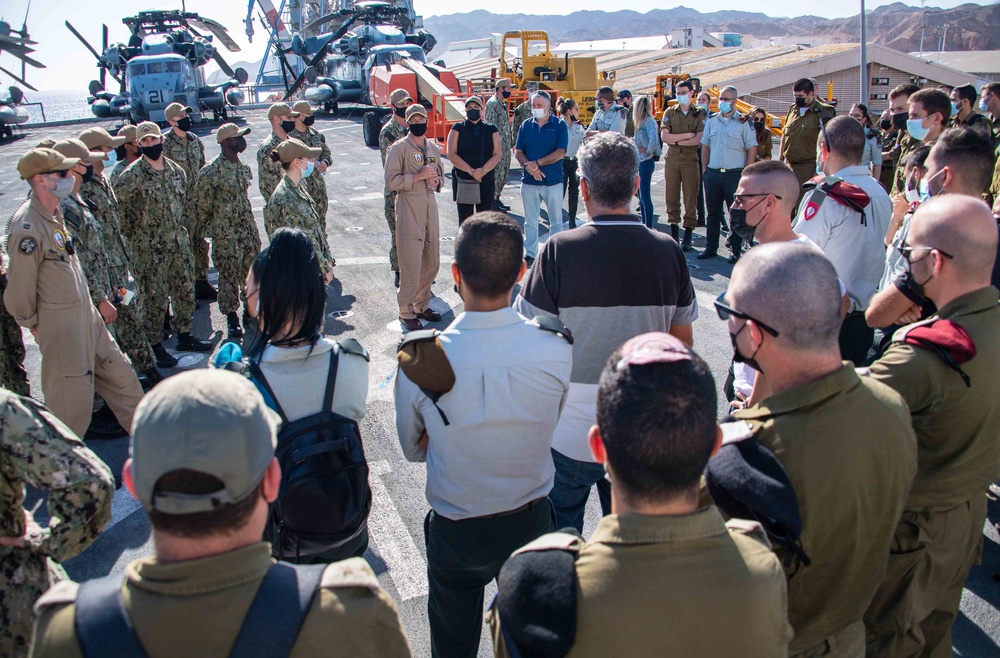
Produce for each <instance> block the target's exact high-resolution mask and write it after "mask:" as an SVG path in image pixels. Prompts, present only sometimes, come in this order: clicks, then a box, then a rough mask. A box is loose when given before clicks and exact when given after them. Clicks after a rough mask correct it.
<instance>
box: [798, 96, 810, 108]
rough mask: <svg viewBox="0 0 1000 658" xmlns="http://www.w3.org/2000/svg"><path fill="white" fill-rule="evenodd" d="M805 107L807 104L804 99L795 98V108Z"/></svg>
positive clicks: (800, 97)
mask: <svg viewBox="0 0 1000 658" xmlns="http://www.w3.org/2000/svg"><path fill="white" fill-rule="evenodd" d="M807 105H809V103H808V102H807V101H806V99H805V98H803V97H802V96H796V97H795V107H805V106H807Z"/></svg>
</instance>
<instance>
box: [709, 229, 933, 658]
mask: <svg viewBox="0 0 1000 658" xmlns="http://www.w3.org/2000/svg"><path fill="white" fill-rule="evenodd" d="M788 281H795V282H796V285H795V286H793V287H789V286H788V285H787V282H788ZM840 308H841V293H840V284H839V283H838V281H837V273H836V271H835V270H834V268H833V265H831V264H830V261H829V260H827V258H826V257H825V256H824V255H823V253H822V252H820V251H819V250H818V249H816V248H815V247H811V246H807V245H804V244H796V243H791V242H780V243H772V244H764V245H760V246H757V247H754V248H753V249H751V250H750V251H748V252H747V253H746V255H744V256H743V257H742V258H741V259H740V260H739V262H738V263H737V264H736V266H735V267H734V268H733V276H732V283H731V284H730V286H729V290H728V291H727V292H726V294H725V298H724V300H719V301H717V302H716V309H717V310H718V312H719V315H720V317H722V318H723V319H726V320H728V329H729V334H730V336H731V337H732V341H733V344H734V346H735V347H734V349H735V351H736V359H737V360H743V361H746V362H747V363H748V364H750V365H751V366H752V367H753V368H754V369H755V370H757V371H758V373H760V374H758V375H757V380H756V382H755V390H754V395H755V396H756V395H759V396H761V398H762V399H761V401H760V402H758V403H756V404H754V405H753V406H751V407H750V408H748V409H741V410H738V411H736V412H735V413H734V415H735V416H736V418H737V419H739V420H741V421H744V422H745V423H746V424H747V425H748V429H749V430H750V432H752V433H753V435H754V438H756V439H757V441H759V442H760V443H761V445H763V446H764V447H766V448H767V449H768V450H770V451H771V452H773V453H774V456H775V457H777V459H778V461H779V462H781V464H782V466H783V467H784V468H785V470H786V471H787V473H788V477H789V479H790V480H791V482H792V487H793V489H794V491H795V493H796V495H797V497H798V502H799V508H800V513H801V517H802V535H801V548H802V550H803V551H804V552H805V554H806V556H807V557H808V558H809V560H810V561H811V564H809V565H808V566H807V565H806V564H805V562H804V561H803V560H802V558H801V557H800V556H798V555H796V553H795V552H793V551H792V550H791V548H789V547H784V546H778V547H777V548H776V553H777V554H778V557H779V558H780V559H781V561H782V566H783V567H784V570H785V574H786V575H787V577H788V617H789V621H790V622H791V624H792V627H793V628H794V629H795V637H794V639H793V640H792V643H791V645H790V646H789V655H790V656H799V657H805V656H808V657H810V658H813V657H818V656H845V657H846V656H850V657H856V658H862V657H863V656H864V654H865V629H864V624H863V623H862V617H863V615H864V614H865V610H866V609H867V608H868V604H869V603H870V602H871V600H872V597H873V596H874V594H875V591H876V589H877V588H878V584H879V582H881V580H882V577H883V576H884V574H885V571H886V566H887V563H888V561H889V549H890V546H891V544H892V541H893V533H894V531H895V529H896V524H897V523H898V522H899V518H900V516H901V514H902V512H903V504H904V502H905V501H906V496H907V494H908V493H909V491H910V487H911V486H912V484H913V478H914V476H915V475H916V472H917V442H916V438H915V436H914V434H913V427H912V425H911V423H910V414H909V410H908V409H907V407H906V404H905V403H904V401H903V400H902V398H900V397H899V394H897V393H896V392H895V391H893V390H892V389H891V388H889V387H888V386H886V385H885V384H881V383H879V382H876V381H873V380H872V379H871V378H868V377H865V378H862V377H859V376H858V374H857V373H856V372H855V370H854V366H853V365H852V364H850V363H847V362H844V361H842V360H841V357H840V347H839V344H838V340H837V337H838V334H839V333H840V325H841V317H840ZM789 309H794V310H795V312H794V313H790V312H789ZM751 399H753V397H752V398H751ZM876 501H877V502H876Z"/></svg>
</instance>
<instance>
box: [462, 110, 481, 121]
mask: <svg viewBox="0 0 1000 658" xmlns="http://www.w3.org/2000/svg"><path fill="white" fill-rule="evenodd" d="M482 113H483V111H482V110H466V111H465V116H466V117H467V118H468V119H469V121H472V122H475V121H479V119H480V117H481V116H482Z"/></svg>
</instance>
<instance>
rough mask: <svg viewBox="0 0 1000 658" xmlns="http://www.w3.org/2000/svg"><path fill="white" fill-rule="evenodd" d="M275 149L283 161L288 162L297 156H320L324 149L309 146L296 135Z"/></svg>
mask: <svg viewBox="0 0 1000 658" xmlns="http://www.w3.org/2000/svg"><path fill="white" fill-rule="evenodd" d="M274 150H275V151H277V152H278V155H279V156H280V157H281V161H282V162H284V163H285V164H288V163H289V162H291V161H292V160H294V159H295V158H318V157H319V156H320V155H322V154H323V149H314V148H309V146H308V145H307V144H306V143H305V142H302V141H300V140H297V139H295V138H294V137H292V138H290V139H286V140H285V141H283V142H282V143H280V144H278V146H276V147H275V149H274Z"/></svg>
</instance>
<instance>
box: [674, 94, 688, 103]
mask: <svg viewBox="0 0 1000 658" xmlns="http://www.w3.org/2000/svg"><path fill="white" fill-rule="evenodd" d="M690 102H691V96H689V95H687V94H685V95H684V96H678V97H677V104H678V105H687V104H688V103H690Z"/></svg>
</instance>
